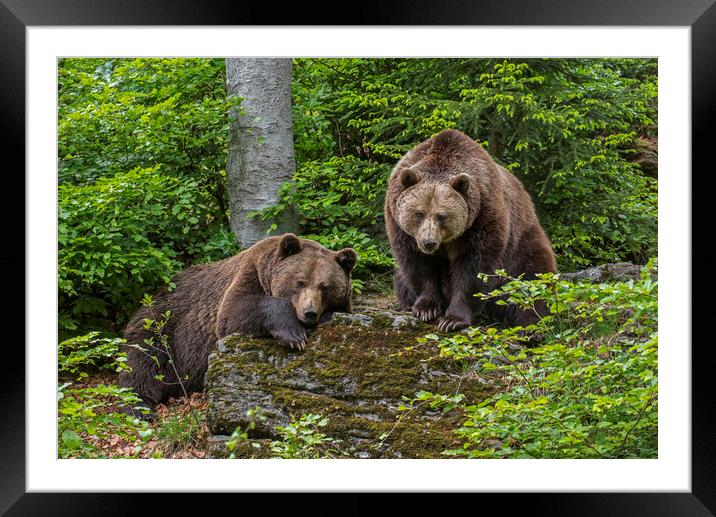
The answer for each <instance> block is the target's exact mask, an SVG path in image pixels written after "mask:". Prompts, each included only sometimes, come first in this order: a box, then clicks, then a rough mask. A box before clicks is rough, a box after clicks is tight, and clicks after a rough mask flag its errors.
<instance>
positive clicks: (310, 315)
mask: <svg viewBox="0 0 716 517" xmlns="http://www.w3.org/2000/svg"><path fill="white" fill-rule="evenodd" d="M303 319H304V321H305V322H306V323H315V322H316V321H318V313H317V312H316V311H315V310H314V309H313V308H310V309H306V310H305V311H303Z"/></svg>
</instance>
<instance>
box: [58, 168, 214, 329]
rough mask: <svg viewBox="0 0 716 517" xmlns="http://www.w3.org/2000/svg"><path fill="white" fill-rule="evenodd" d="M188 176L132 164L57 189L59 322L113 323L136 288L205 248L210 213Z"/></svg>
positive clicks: (147, 286) (125, 312) (137, 293)
mask: <svg viewBox="0 0 716 517" xmlns="http://www.w3.org/2000/svg"><path fill="white" fill-rule="evenodd" d="M207 203H208V194H207V192H206V191H205V190H204V189H201V188H200V186H199V184H198V182H197V181H195V180H182V179H179V178H176V177H172V176H168V175H165V174H162V172H161V171H160V170H159V168H158V167H152V168H145V169H134V170H132V171H130V172H127V173H123V174H117V175H116V176H114V177H112V178H100V179H98V180H97V181H96V182H95V183H94V184H92V185H86V186H74V185H61V186H60V189H59V226H58V238H59V264H58V276H59V291H60V293H59V295H60V299H59V306H60V327H62V328H65V329H75V328H77V327H78V326H80V325H81V326H91V324H92V323H93V322H96V321H97V320H100V321H101V320H109V321H110V322H113V323H121V322H123V321H125V320H126V318H127V317H128V316H129V315H130V314H131V313H132V311H133V310H134V309H135V306H134V303H135V301H137V302H138V301H139V299H140V298H141V295H142V293H143V292H144V291H147V290H151V289H153V288H156V287H158V286H160V285H162V284H164V283H168V282H169V281H170V280H171V277H172V275H173V274H174V273H175V272H176V271H177V270H179V269H180V268H181V266H182V262H184V261H190V260H191V257H192V256H196V255H204V254H207V252H208V253H211V252H212V250H211V249H210V248H207V241H208V242H211V240H210V237H209V236H210V235H211V232H212V228H213V227H215V225H214V224H213V223H214V221H213V216H212V214H211V211H210V209H209V207H208V205H207Z"/></svg>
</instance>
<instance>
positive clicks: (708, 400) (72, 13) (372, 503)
mask: <svg viewBox="0 0 716 517" xmlns="http://www.w3.org/2000/svg"><path fill="white" fill-rule="evenodd" d="M714 1H715V0H688V1H684V0H662V1H659V2H655V1H654V0H631V1H629V2H625V1H624V0H600V1H599V2H594V1H588V0H572V1H568V0H531V1H523V2H520V1H519V0H487V1H470V0H461V1H453V2H428V1H424V0H420V1H413V2H409V3H404V2H401V3H397V2H396V3H394V4H387V3H372V2H368V3H366V2H361V3H359V4H355V5H350V6H346V7H348V11H349V16H350V18H349V20H347V19H346V18H347V16H348V15H347V14H346V12H347V11H346V10H344V9H342V8H341V9H335V8H331V9H328V8H326V9H321V8H318V7H313V6H311V8H309V6H307V5H305V4H302V3H296V4H294V5H283V6H281V7H280V8H279V7H278V4H269V3H258V2H257V3H248V2H243V3H242V2H233V3H231V2H228V1H223V0H204V1H201V0H143V1H141V2H140V1H138V0H112V1H106V0H32V1H30V0H0V53H2V59H0V127H2V138H0V148H1V149H2V155H0V156H2V157H3V158H4V160H3V162H2V163H3V164H4V165H5V166H4V167H3V169H4V170H5V172H6V174H5V177H4V178H3V180H4V182H5V186H6V188H8V187H9V185H8V184H7V182H10V181H15V182H16V185H15V188H14V189H13V190H12V191H10V190H9V188H8V191H9V192H12V194H11V195H9V196H7V197H6V199H5V200H4V202H3V203H0V206H2V220H3V221H6V224H5V225H4V236H5V241H6V242H5V243H4V245H3V246H0V263H1V265H2V267H3V268H4V269H3V270H4V271H6V272H16V271H20V270H22V271H23V272H24V275H30V274H32V271H28V270H27V268H26V256H25V251H24V250H25V245H24V243H25V226H24V224H23V225H20V224H18V222H17V221H18V220H19V214H25V205H24V200H25V178H24V174H21V173H20V171H24V170H25V159H24V158H25V154H24V153H25V88H26V84H25V81H26V80H25V59H26V57H25V50H26V45H25V30H26V28H27V27H29V26H46V25H50V26H82V25H145V26H147V25H156V26H162V25H185V26H186V25H284V24H290V25H299V24H306V25H321V24H326V25H335V26H341V25H346V24H350V25H362V24H365V25H426V26H428V25H525V26H536V25H553V26H561V25H573V26H594V25H606V26H689V27H691V45H692V47H691V50H692V55H691V72H692V76H691V81H692V93H691V95H692V128H691V131H692V170H693V171H697V170H698V171H699V173H698V174H693V173H692V174H691V178H690V180H691V182H692V247H693V249H692V262H691V267H692V271H693V272H694V275H698V279H699V282H698V285H696V284H695V283H694V282H693V281H692V279H691V278H689V277H688V276H687V275H685V278H684V279H683V281H684V282H690V285H691V286H692V299H691V300H684V301H683V302H684V303H691V304H692V306H691V307H692V322H693V323H695V322H697V321H698V322H700V321H702V320H704V319H706V321H708V319H707V315H708V313H709V312H710V307H709V304H708V303H707V302H705V301H703V300H702V302H701V304H699V303H698V298H699V297H698V294H704V293H705V294H704V296H703V299H704V300H705V299H706V298H707V296H708V293H710V292H712V291H713V289H712V288H713V287H716V282H714V280H713V276H714V275H713V274H712V268H713V266H714V265H716V251H712V250H713V249H716V248H714V247H712V246H710V243H709V242H708V241H709V239H705V238H704V237H703V236H709V235H712V234H713V233H714V232H713V230H712V222H713V220H714V217H713V216H712V215H711V207H710V203H709V202H710V197H711V196H712V194H711V192H712V189H709V188H708V185H707V184H706V183H705V181H706V180H707V179H708V178H709V177H711V176H713V173H711V171H712V170H713V166H712V165H711V166H709V163H710V161H712V157H711V154H712V151H711V148H712V147H713V141H712V139H711V132H710V131H708V129H710V126H711V125H712V122H711V119H712V117H713V115H714V112H715V110H714V107H715V106H714V104H716V94H714V92H716V6H714ZM334 7H335V6H334ZM322 11H325V13H326V15H325V16H324V17H323V18H321V16H320V15H317V12H322ZM341 13H343V14H341ZM347 21H348V23H346V22H347ZM661 144H662V145H668V142H661ZM15 158H17V160H14V159H15ZM13 161H15V163H16V164H17V165H16V166H15V167H10V166H9V165H8V164H9V163H12V162H13ZM689 172H690V171H683V175H684V178H685V180H687V179H688V178H689ZM709 173H711V174H709ZM697 180H698V181H697ZM697 183H698V188H697ZM20 192H22V195H20ZM661 208H662V209H663V208H664V207H661ZM23 223H24V218H23ZM2 278H3V284H4V286H5V287H6V289H7V290H6V293H20V292H23V293H24V292H25V290H24V287H25V286H24V276H21V275H18V274H12V273H11V274H9V275H8V274H5V275H3V277H2ZM21 284H22V285H21ZM19 298H20V297H19V296H17V295H12V294H11V295H6V300H9V301H10V303H9V304H7V305H8V309H6V310H5V313H4V316H5V322H6V325H5V332H4V334H5V335H4V337H5V343H4V345H5V346H4V347H3V355H2V356H0V357H2V358H3V359H4V361H3V362H1V363H0V364H3V365H4V368H2V370H0V371H1V372H2V373H0V379H2V380H3V381H4V382H3V383H2V385H3V387H2V389H0V408H2V414H3V416H4V418H3V419H2V425H1V426H0V430H1V431H0V433H1V434H0V436H1V438H0V450H1V451H2V452H1V457H0V513H4V512H6V514H7V515H115V514H116V515H120V514H121V515H125V514H129V513H133V512H134V511H135V510H136V508H146V506H147V505H148V504H149V502H150V500H151V501H153V502H154V504H156V503H157V501H158V502H159V503H158V504H159V505H160V506H161V508H162V509H163V510H162V513H165V514H167V513H170V512H171V513H173V512H174V509H181V508H184V510H186V508H187V507H186V506H185V505H186V497H184V496H182V495H181V494H167V495H163V496H161V497H159V498H156V496H151V497H150V496H148V495H146V494H119V493H114V494H70V493H44V494H39V493H26V490H25V473H26V470H25V449H26V446H27V444H26V442H25V431H26V429H25V376H24V372H25V352H24V350H23V347H22V346H21V345H20V343H24V338H25V336H24V330H23V329H24V325H23V323H21V322H23V321H25V310H28V311H31V310H32V307H25V303H24V300H25V297H24V295H23V297H22V299H19ZM707 311H708V312H707ZM696 329H697V326H696V325H693V324H692V339H691V343H684V344H683V349H684V352H685V353H686V352H687V351H688V349H689V346H691V354H692V457H691V466H692V477H691V481H692V490H691V492H690V493H602V494H595V493H590V494H575V493H553V494H479V495H478V494H466V495H464V496H461V497H460V498H459V499H458V500H459V501H461V502H463V501H469V499H468V497H472V498H476V497H479V498H480V499H479V504H477V503H475V499H473V500H472V502H469V503H468V504H470V505H471V506H472V505H476V506H474V508H475V509H476V511H480V510H479V508H489V507H491V506H492V505H493V504H495V503H496V504H499V505H500V506H499V507H500V508H501V509H503V510H504V511H507V512H509V513H511V512H512V511H519V509H522V511H520V513H522V512H526V511H529V512H530V513H535V512H536V513H538V514H543V513H544V514H549V515H561V514H564V515H625V514H629V515H650V516H653V515H715V514H716V439H714V437H716V426H715V423H716V422H715V421H716V417H715V412H714V402H713V400H714V399H713V393H714V390H713V388H712V387H711V385H710V383H709V382H708V380H709V373H710V372H709V370H710V369H711V368H712V366H711V365H712V363H713V361H712V359H713V351H712V350H713V346H712V345H711V343H710V342H709V340H708V337H707V336H699V335H698V333H696V332H695V331H696ZM13 330H14V331H15V332H18V333H19V334H20V336H18V337H17V338H14V339H12V338H11V337H10V333H11V331H13ZM699 337H701V339H699ZM48 346H51V344H48ZM48 353H52V352H51V351H50V350H48ZM238 495H239V496H240V497H242V498H244V501H245V498H246V497H247V496H246V495H245V494H238ZM211 497H212V501H213V503H212V506H213V505H215V504H222V505H223V504H224V503H222V502H218V501H216V500H215V498H216V497H217V495H216V494H214V495H212V496H211ZM270 497H271V505H272V509H273V510H274V511H278V510H279V508H277V507H276V506H275V505H276V504H285V505H286V506H285V508H289V507H291V508H292V510H291V511H292V513H296V512H297V511H299V512H300V507H301V506H303V505H304V503H297V499H296V497H295V496H293V497H291V498H290V499H289V500H287V501H286V502H285V503H280V501H281V499H280V498H275V497H274V496H270ZM376 497H377V496H375V495H361V496H359V495H356V494H352V495H350V496H349V497H348V498H347V499H346V502H344V503H341V505H342V506H341V508H342V510H341V511H340V512H337V511H336V509H335V507H333V508H331V505H330V504H328V505H323V504H321V505H315V506H314V505H306V506H305V507H304V509H305V510H307V511H309V512H310V513H311V515H316V514H318V515H322V514H324V512H325V514H326V515H335V514H336V513H347V514H350V515H360V514H362V513H375V512H376V511H380V509H382V508H385V509H386V510H387V508H388V507H386V506H385V503H382V502H377V501H376V500H375V498H376ZM450 497H451V499H450V501H454V499H452V498H453V497H456V496H450ZM488 498H489V499H488ZM222 499H224V500H225V499H226V497H222ZM264 499H266V498H264ZM422 499H423V497H422V495H418V494H416V495H414V496H411V497H404V498H401V501H402V502H401V503H400V508H401V511H400V512H399V513H405V511H407V510H408V508H409V507H410V506H412V505H417V506H423V504H424V503H423V502H422ZM445 501H448V499H445ZM267 502H268V501H267ZM248 504H249V503H245V502H244V503H242V507H243V508H244V509H247V508H248V507H249V506H248ZM331 504H335V503H331ZM448 504H449V505H452V504H453V502H450V503H448ZM376 509H377V510H376ZM181 513H182V514H184V513H185V511H182V512H181ZM272 513H273V512H272Z"/></svg>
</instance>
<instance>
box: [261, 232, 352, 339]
mask: <svg viewBox="0 0 716 517" xmlns="http://www.w3.org/2000/svg"><path fill="white" fill-rule="evenodd" d="M277 257H278V262H277V264H276V266H275V268H274V270H273V272H272V275H271V296H278V297H281V298H286V299H289V300H290V301H291V303H292V305H293V307H294V309H295V310H296V316H297V317H298V319H299V320H300V321H301V323H303V324H304V325H307V326H312V325H317V324H318V323H319V322H320V321H321V316H323V315H324V314H326V313H333V312H350V310H351V271H352V270H353V267H354V266H355V264H356V260H357V259H358V256H357V254H356V252H355V251H354V250H353V249H351V248H345V249H342V250H340V251H331V250H328V249H326V248H324V247H323V246H321V245H320V244H318V243H316V242H313V241H310V240H307V239H299V238H298V237H296V236H295V235H294V234H292V233H287V234H285V235H283V236H282V237H281V239H280V240H279V243H278V250H277Z"/></svg>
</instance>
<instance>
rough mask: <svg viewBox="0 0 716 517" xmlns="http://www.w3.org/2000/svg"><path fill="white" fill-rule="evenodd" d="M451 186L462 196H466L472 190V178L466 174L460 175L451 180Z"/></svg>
mask: <svg viewBox="0 0 716 517" xmlns="http://www.w3.org/2000/svg"><path fill="white" fill-rule="evenodd" d="M450 186H451V187H452V188H454V189H455V190H457V191H458V192H459V193H460V194H463V195H465V194H467V191H468V190H470V176H468V175H467V174H465V173H464V172H463V173H461V174H458V175H457V176H453V177H452V178H451V179H450Z"/></svg>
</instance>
